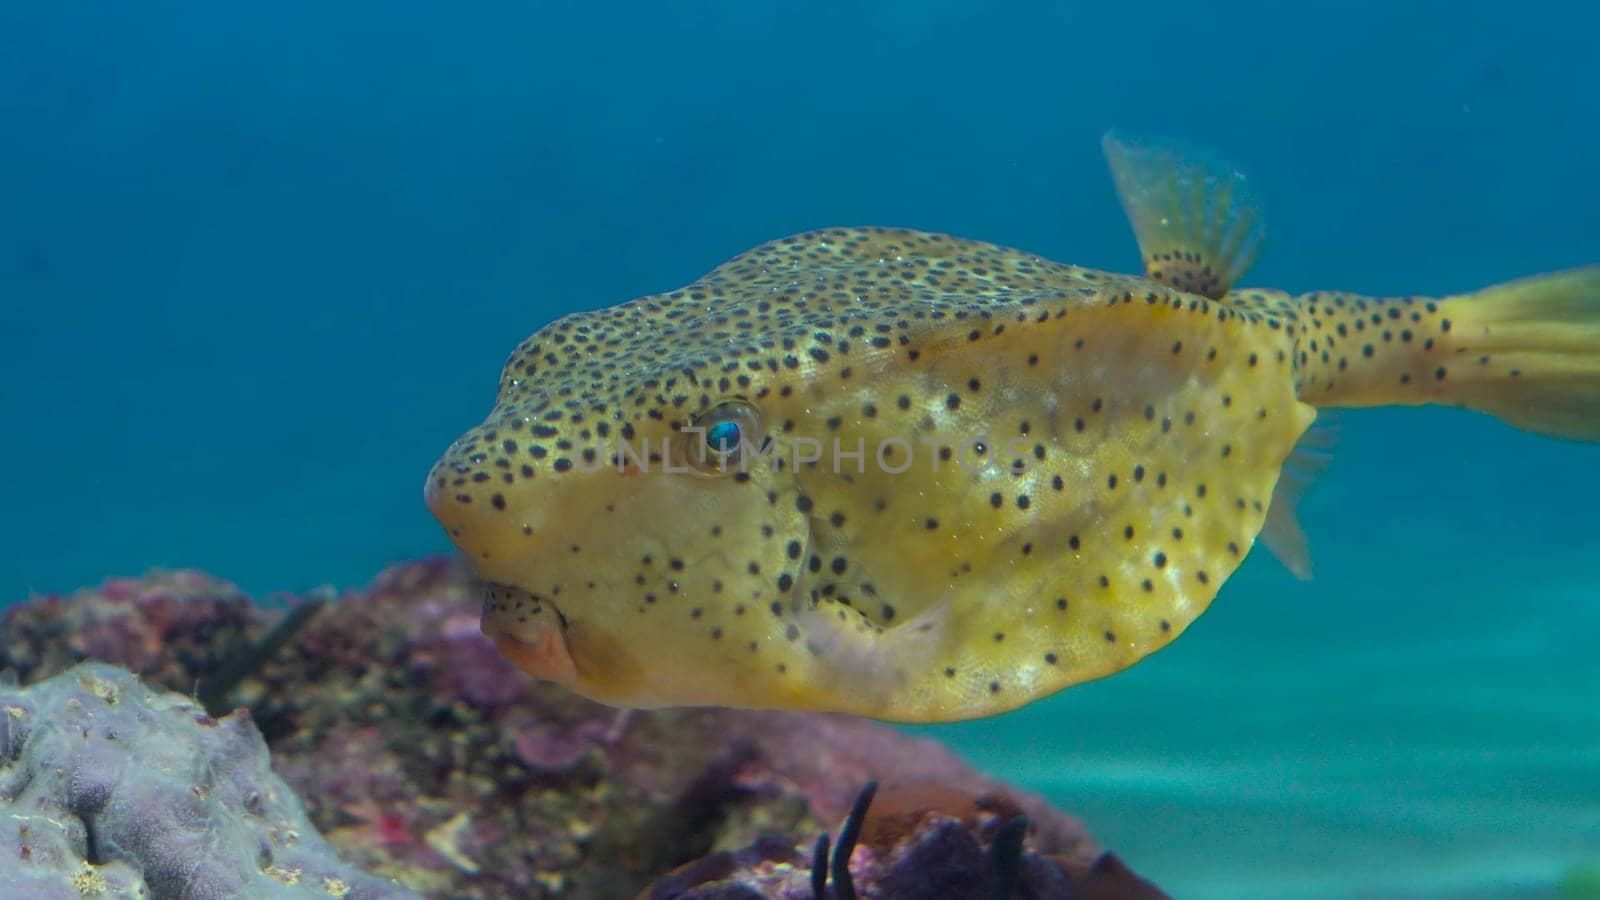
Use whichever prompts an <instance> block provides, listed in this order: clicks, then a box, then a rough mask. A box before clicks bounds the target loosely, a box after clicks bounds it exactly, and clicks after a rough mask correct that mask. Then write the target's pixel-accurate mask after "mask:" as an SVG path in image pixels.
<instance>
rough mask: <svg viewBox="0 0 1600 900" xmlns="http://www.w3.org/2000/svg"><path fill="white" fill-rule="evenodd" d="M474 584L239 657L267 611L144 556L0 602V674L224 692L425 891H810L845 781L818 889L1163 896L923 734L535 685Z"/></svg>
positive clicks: (1067, 825) (331, 621)
mask: <svg viewBox="0 0 1600 900" xmlns="http://www.w3.org/2000/svg"><path fill="white" fill-rule="evenodd" d="M477 596H478V595H477V589H476V587H475V585H474V583H473V581H472V579H471V577H470V576H469V574H468V572H467V571H466V568H465V567H464V566H462V565H460V564H458V563H457V562H455V561H454V560H450V559H443V558H440V559H429V560H423V561H420V562H415V563H407V564H403V565H399V566H395V567H393V568H391V569H389V570H388V571H386V572H384V573H383V574H381V575H380V576H379V577H378V578H377V579H376V580H375V582H374V583H373V584H372V585H371V586H370V587H369V588H368V589H365V590H362V591H353V592H348V593H346V594H345V595H343V596H341V597H338V598H337V600H333V601H332V602H327V603H326V604H325V606H324V607H323V608H322V609H321V610H320V611H319V612H317V613H316V616H315V618H314V619H311V620H310V621H309V623H307V622H306V621H304V619H302V621H300V622H297V623H295V624H294V626H293V627H291V628H289V629H287V630H286V631H285V630H280V631H278V632H277V634H276V635H274V636H273V637H272V638H271V641H275V642H278V643H279V644H281V646H278V647H276V648H273V650H272V652H267V653H263V652H260V648H261V647H262V646H263V645H264V642H268V641H269V635H270V634H272V632H273V627H274V622H275V619H281V618H282V616H283V615H284V614H283V613H281V612H273V611H270V610H267V609H264V608H262V607H259V606H257V605H255V604H253V603H251V602H250V600H249V599H248V598H247V597H245V596H243V595H242V594H240V592H239V591H238V590H237V589H235V588H234V587H233V586H232V585H229V584H227V583H226V582H222V581H218V580H215V579H212V578H209V577H207V576H204V575H200V574H197V573H192V572H177V573H173V572H156V573H151V574H149V575H147V576H144V577H142V578H137V579H119V580H115V581H111V582H108V583H107V584H106V585H104V586H102V587H101V588H99V589H96V590H87V591H82V592H79V593H77V594H74V595H72V596H47V597H41V598H36V599H34V600H33V601H31V602H29V603H26V604H20V605H17V606H14V607H12V608H10V609H7V610H5V611H4V613H0V635H3V636H4V638H5V639H4V640H3V641H0V669H5V668H10V669H12V670H14V671H16V672H17V673H18V675H19V676H20V677H21V678H22V679H24V680H25V681H34V680H37V679H40V678H45V677H48V676H50V675H53V674H55V673H57V672H60V671H63V670H65V669H67V668H68V667H70V666H72V665H73V664H75V663H77V662H78V661H80V660H82V659H84V658H89V657H93V658H96V659H101V660H106V661H108V662H113V663H116V664H119V665H123V666H127V667H128V668H130V669H132V670H134V671H135V672H138V673H139V674H140V675H142V676H144V677H145V678H146V679H147V680H149V681H151V682H152V683H157V684H162V685H165V686H167V687H170V688H173V689H175V690H179V691H181V692H183V693H186V694H187V693H191V692H195V691H198V692H199V694H201V695H203V696H208V697H213V696H214V697H216V699H217V701H218V702H220V703H223V704H224V705H228V706H232V705H237V706H242V707H245V708H247V709H248V710H249V714H250V716H251V717H252V718H253V720H254V721H255V723H256V724H257V725H258V726H259V727H260V729H261V731H262V733H263V734H264V735H265V737H266V740H267V742H268V744H269V745H270V746H271V749H272V756H273V763H274V765H275V767H276V768H277V770H278V771H279V772H280V773H281V774H282V776H283V778H284V780H285V781H286V782H287V783H288V784H289V785H290V786H291V787H293V788H294V789H295V790H296V791H298V792H299V793H300V795H301V796H302V797H303V798H305V803H306V807H307V810H308V812H309V813H310V817H311V820H312V822H313V823H314V824H315V825H316V827H317V828H318V829H320V830H321V832H322V833H323V834H324V835H325V836H326V837H327V840H328V841H329V843H331V844H332V845H333V847H334V848H335V849H337V850H338V851H339V853H340V855H341V856H342V857H343V858H345V859H347V860H350V861H352V862H354V863H356V864H357V865H359V866H361V867H363V868H364V869H366V870H367V871H369V872H373V873H376V874H377V875H380V876H384V877H392V878H394V879H396V880H398V881H399V882H401V883H402V884H405V885H406V886H408V887H410V888H411V889H413V890H416V891H418V892H419V893H422V894H425V895H428V896H434V897H463V898H473V897H486V898H487V897H601V898H605V897H618V898H634V897H650V898H664V897H671V896H685V897H699V898H711V897H759V896H788V897H805V898H812V897H813V896H815V893H816V887H815V886H814V882H813V879H812V872H813V847H814V845H815V843H816V840H817V838H818V836H819V835H822V834H825V833H826V834H832V833H834V832H835V831H836V830H837V829H838V828H839V826H840V824H841V822H844V821H845V820H846V819H847V817H848V816H847V814H848V813H849V812H850V811H851V809H852V807H853V805H855V804H856V801H857V798H858V793H859V792H860V791H861V789H862V786H863V785H864V784H866V783H868V782H869V781H876V783H877V791H876V795H875V796H874V797H872V802H871V805H870V811H868V810H866V809H863V810H862V814H861V815H860V816H858V817H856V823H855V835H854V836H855V838H856V839H855V840H854V841H853V846H852V847H851V848H850V851H851V852H848V853H846V854H845V855H844V857H843V860H842V863H841V866H837V867H834V868H835V869H842V870H843V872H844V873H845V874H846V875H848V879H847V881H848V883H845V881H846V880H841V879H840V878H838V877H833V878H831V879H825V880H826V881H827V882H828V883H827V884H826V885H825V886H824V887H823V888H822V891H823V894H824V895H825V896H829V897H835V898H840V900H843V898H845V897H848V896H853V895H856V894H859V895H860V896H865V897H917V896H929V894H926V893H925V892H924V891H925V889H926V888H928V887H929V886H930V885H938V886H939V889H938V892H937V893H936V894H934V896H942V897H953V898H954V897H962V896H973V897H985V898H987V897H991V896H995V895H996V893H997V892H998V891H1001V890H1013V889H1014V890H1015V892H1016V896H1035V897H1056V896H1061V897H1069V896H1070V897H1084V898H1098V897H1159V896H1162V895H1161V894H1160V892H1159V891H1156V890H1155V889H1154V888H1152V887H1150V886H1149V885H1148V884H1146V883H1144V882H1142V881H1140V880H1139V879H1138V878H1137V877H1136V876H1134V875H1133V874H1132V873H1130V872H1128V871H1127V870H1126V869H1125V868H1124V867H1122V866H1121V865H1120V863H1118V862H1117V861H1116V860H1115V859H1114V857H1110V856H1108V855H1105V854H1103V853H1102V851H1101V849H1100V848H1099V847H1098V846H1096V845H1095V844H1094V843H1093V841H1092V840H1091V839H1090V838H1089V837H1088V835H1087V834H1086V832H1085V830H1084V828H1083V826H1082V824H1081V823H1080V822H1078V821H1077V820H1076V819H1074V818H1072V817H1071V816H1068V815H1066V814H1064V813H1061V812H1059V811H1057V810H1055V809H1053V808H1052V807H1050V806H1049V805H1048V804H1046V803H1045V802H1044V801H1043V800H1042V799H1040V798H1038V797H1035V796H1033V795H1029V794H1026V793H1022V792H1019V791H1016V790H1014V789H1011V788H1009V787H1007V786H1005V785H1003V784H1001V783H999V782H996V781H993V780H991V779H989V778H986V777H984V776H982V775H980V774H978V773H976V772H974V771H973V770H972V769H970V768H969V767H967V766H965V765H964V764H962V763H961V762H960V761H959V760H957V759H956V758H954V757H953V756H952V755H951V754H950V753H949V752H948V751H946V750H945V749H944V748H943V747H941V746H939V745H938V744H936V743H934V742H932V741H928V740H924V739H919V738H914V737H911V736H908V735H906V734H905V733H903V732H901V731H899V730H896V729H893V728H890V727H887V726H883V725H879V724H877V723H872V722H867V721H862V720H858V719H852V718H848V717H838V716H823V715H806V714H797V713H777V712H773V713H764V712H748V711H734V710H723V709H681V710H661V711H651V712H634V713H619V712H618V711H616V710H613V709H609V708H606V707H602V706H599V705H597V704H594V703H591V702H589V701H587V700H584V699H582V698H579V697H576V696H575V695H572V694H570V693H568V692H566V691H564V690H562V689H560V688H557V687H554V686H552V685H546V684H540V683H536V682H534V681H532V680H531V679H529V678H528V677H527V676H526V675H524V674H522V673H521V672H520V671H519V670H517V669H516V668H514V667H513V666H511V665H510V664H509V663H506V662H505V661H503V660H502V659H501V658H500V657H499V655H498V654H496V653H495V652H494V650H493V648H492V647H491V646H490V645H489V643H488V642H487V641H486V640H485V639H484V638H483V637H482V636H481V635H480V634H479V632H478V599H477ZM316 599H317V600H328V599H329V598H328V597H326V596H319V597H318V598H316ZM290 608H291V610H292V609H296V608H299V602H295V601H291V606H290ZM251 654H254V656H253V657H251V658H252V659H253V660H255V661H256V662H255V668H254V670H253V671H249V672H244V673H241V672H240V671H239V668H238V666H236V665H235V666H229V665H228V663H229V661H231V660H237V659H239V658H242V657H247V656H250V655H251ZM1022 817H1025V818H1022ZM1024 827H1025V831H1024V830H1022V829H1023V828H1024ZM1008 828H1009V831H1008ZM840 837H841V838H842V837H843V835H840ZM1010 844H1015V847H1014V848H1012V849H1008V847H1009V846H1010ZM840 849H843V848H840ZM836 855H837V854H836ZM838 874H839V873H838V872H837V871H836V872H835V873H834V875H835V876H837V875H838ZM1008 884H1009V885H1010V887H1007V885H1008Z"/></svg>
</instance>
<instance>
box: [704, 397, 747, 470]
mask: <svg viewBox="0 0 1600 900" xmlns="http://www.w3.org/2000/svg"><path fill="white" fill-rule="evenodd" d="M694 426H695V428H697V429H699V430H698V432H691V433H692V434H695V435H696V437H698V438H699V442H698V443H699V446H694V447H690V448H689V450H690V453H689V458H690V459H691V460H693V461H694V462H695V463H696V464H697V465H698V466H699V467H700V468H701V469H703V470H706V471H727V470H728V469H729V468H730V467H731V466H732V465H733V464H735V463H737V462H738V461H739V460H740V458H741V454H742V453H743V452H744V450H745V448H746V447H750V446H752V445H753V444H754V443H755V442H756V441H758V440H760V439H761V419H760V416H759V415H757V413H756V408H755V407H754V406H752V405H750V404H749V403H747V402H745V401H744V400H740V399H730V400H723V401H721V402H719V403H717V404H715V405H713V406H712V407H711V408H710V409H708V410H706V411H705V412H703V413H701V414H700V416H699V417H698V418H696V419H695V422H694Z"/></svg>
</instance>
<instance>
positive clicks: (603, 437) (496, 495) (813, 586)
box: [425, 139, 1600, 722]
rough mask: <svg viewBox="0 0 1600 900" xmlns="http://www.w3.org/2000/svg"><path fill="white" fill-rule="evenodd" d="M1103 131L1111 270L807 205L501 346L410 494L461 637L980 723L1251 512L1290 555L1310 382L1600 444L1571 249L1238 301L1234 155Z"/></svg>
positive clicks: (1242, 236) (513, 651) (698, 681)
mask: <svg viewBox="0 0 1600 900" xmlns="http://www.w3.org/2000/svg"><path fill="white" fill-rule="evenodd" d="M1106 149H1107V153H1108V156H1109V157H1110V159H1111V161H1112V168H1113V172H1114V174H1115V175H1116V177H1117V185H1118V190H1119V194H1120V196H1121V197H1122V200H1123V203H1124V206H1125V208H1126V210H1127V211H1128V214H1129V217H1130V219H1131V220H1132V222H1133V224H1134V227H1135V232H1136V234H1137V236H1138V238H1139V243H1140V247H1141V249H1142V251H1143V253H1144V256H1145V272H1144V274H1142V275H1121V274H1114V273H1108V272H1101V271H1096V270H1093V269H1087V268H1082V267H1078V266H1071V265H1065V264H1061V263H1056V262H1052V261H1049V260H1046V259H1043V258H1041V257H1039V256H1036V255H1034V254H1030V253H1026V252H1023V251H1019V250H1014V249H1009V248H1004V247H999V246H996V245H992V244H986V243H982V242H977V241H970V240H964V239H960V238H955V237H951V236H947V235H938V234H930V233H925V232H918V231H911V230H904V229H888V228H840V229H828V230H822V231H815V232H808V233H805V234H801V235H795V236H792V237H789V238H785V239H783V240H779V241H774V242H771V243H768V244H765V245H762V246H760V247H757V248H755V249H753V250H751V251H749V252H747V253H745V254H742V255H740V256H739V257H736V258H735V259H733V260H731V261H729V262H728V263H726V264H724V265H722V266H720V267H718V268H717V269H716V270H714V271H712V272H711V273H709V274H708V275H706V276H705V277H704V278H702V279H700V280H698V281H696V282H695V283H694V284H691V285H689V286H687V287H685V288H682V289H680V290H677V291H672V292H668V293H664V294H658V295H652V296H648V297H643V298H639V299H636V300H633V301H630V302H628V303H624V304H621V305H619V306H616V307H612V308H610V309H606V310H601V311H597V312H584V313H577V314H574V315H569V316H567V317H565V318H562V319H560V320H558V321H556V322H554V323H552V324H550V325H549V326H547V327H545V328H543V329H541V330H540V331H538V332H536V333H535V334H533V335H532V336H531V337H529V338H528V339H527V340H526V341H524V342H523V344H522V345H521V346H520V347H518V348H517V350H516V351H515V352H514V353H513V355H512V357H511V359H510V360H509V361H508V362H507V364H506V366H505V368H504V370H503V374H502V378H501V385H500V392H499V396H498V399H497V402H496V405H495V407H494V409H493V411H492V412H491V413H490V415H489V417H488V418H487V420H486V421H485V422H484V423H483V424H481V425H480V426H478V427H476V428H474V429H473V430H471V431H469V432H468V433H467V434H466V435H464V436H463V437H462V438H460V439H459V440H457V441H456V442H455V443H454V444H453V445H452V446H451V447H450V449H449V450H448V451H447V453H446V454H445V455H444V457H443V458H442V459H441V460H440V461H439V462H438V463H437V464H436V465H435V466H434V468H433V470H432V471H431V472H430V474H429V477H428V481H427V486H426V489H425V493H426V499H427V502H428V505H429V507H430V509H431V510H432V511H433V513H434V515H435V516H436V517H437V518H438V519H439V521H440V522H441V524H442V525H443V526H444V527H445V529H446V531H447V533H448V534H449V535H450V537H451V539H452V540H453V541H454V542H455V543H456V545H457V546H458V547H460V549H461V550H462V551H463V552H464V553H465V554H466V555H467V556H468V557H469V558H470V559H471V561H472V563H473V565H474V566H475V567H476V569H477V571H478V572H479V574H480V575H481V576H482V577H483V578H484V580H485V582H486V584H487V587H486V595H485V605H484V617H483V628H484V632H485V633H486V634H487V635H489V636H490V637H491V638H493V639H494V640H495V642H496V644H497V646H498V647H499V648H500V650H501V652H502V653H504V654H506V655H507V656H508V657H510V658H511V659H513V660H514V661H516V662H517V663H518V664H519V665H521V666H522V667H523V668H524V669H526V670H527V671H529V672H531V673H533V674H535V675H537V676H539V677H542V678H547V679H550V680H555V681H558V682H560V683H562V684H565V685H567V686H568V687H570V688H571V689H573V690H575V691H577V692H579V693H582V694H584V695H586V696H589V697H592V698H594V699H597V700H600V701H602V702H605V703H609V704H612V705H616V706H622V707H658V706H676V705H725V706H737V707H751V708H788V709H809V710H832V711H841V712H848V713H854V714H859V715H865V716H871V717H875V718H880V719H887V720H894V721H905V722H932V721H950V720H959V719H969V718H975V717H979V716H984V715H991V714H995V713H998V712H1003V711H1005V710H1009V709H1013V708H1016V707H1018V706H1021V705H1024V704H1026V703H1028V702H1031V701H1032V700H1035V699H1038V698H1040V697H1043V696H1046V695H1048V694H1051V693H1054V692H1055V691H1057V690H1060V689H1061V688H1063V687H1066V686H1068V685H1071V684H1075V683H1079V682H1082V681H1086V680H1089V679H1093V678H1098V677H1102V676H1105V675H1108V674H1111V673H1113V672H1116V671H1119V670H1121V669H1124V668H1126V667H1128V666H1130V665H1132V664H1134V663H1135V662H1137V661H1138V660H1140V659H1142V658H1143V657H1145V656H1147V655H1149V654H1150V653H1152V652H1154V651H1155V650H1157V649H1159V648H1161V647H1163V646H1165V645H1166V644H1168V643H1170V642H1171V641H1172V640H1173V639H1175V638H1176V637H1177V636H1178V635H1179V634H1181V633H1182V631H1183V630H1184V629H1185V628H1186V627H1187V626H1188V625H1189V624H1190V623H1192V622H1193V621H1194V620H1195V618H1196V617H1197V616H1199V615H1200V614H1201V613H1202V612H1203V611H1204V610H1205V609H1206V608H1207V606H1208V605H1209V604H1210V602H1211V600H1212V598H1213V597H1214V596H1215V595H1216V592H1217V590H1218V588H1219V587H1220V586H1221V585H1222V584H1223V583H1224V582H1225V581H1226V580H1227V578H1228V576H1229V575H1230V574H1231V573H1232V572H1233V571H1234V570H1235V569H1236V568H1237V567H1238V565H1239V564H1240V563H1241V562H1242V561H1243V559H1244V557H1245V556H1246V554H1247V553H1248V552H1249V551H1250V549H1251V547H1252V546H1253V544H1254V543H1255V541H1256V540H1257V539H1258V538H1262V539H1264V540H1266V541H1267V543H1268V544H1269V546H1270V547H1271V548H1272V549H1273V550H1274V551H1275V552H1276V553H1277V554H1278V555H1279V556H1280V558H1282V559H1284V561H1285V562H1287V563H1288V564H1289V565H1290V566H1291V568H1293V569H1295V570H1296V571H1298V572H1301V573H1305V572H1306V571H1307V570H1308V566H1309V556H1308V555H1307V554H1306V553H1305V550H1304V544H1303V539H1302V537H1301V536H1300V533H1299V529H1298V527H1297V526H1296V525H1295V523H1294V519H1293V501H1294V492H1293V490H1291V489H1290V488H1291V487H1293V485H1292V484H1291V481H1292V479H1287V478H1285V477H1283V473H1284V471H1285V467H1286V465H1289V466H1290V467H1291V468H1292V467H1293V466H1292V463H1293V462H1294V459H1295V457H1296V455H1297V449H1296V448H1297V445H1302V443H1303V439H1304V438H1305V437H1306V435H1307V432H1308V429H1310V428H1311V427H1312V423H1313V422H1314V421H1315V419H1316V415H1317V408H1318V407H1326V406H1366V405H1377V404H1390V403H1402V404H1406V403H1427V402H1434V403H1448V404H1455V405H1463V406H1468V407H1472V408H1477V409H1481V410H1484V411H1487V412H1490V413H1493V414H1496V415H1499V416H1500V417H1501V418H1503V419H1506V420H1508V421H1510V422H1512V423H1513V424H1516V425H1518V426H1520V427H1524V428H1529V429H1532V430H1535V431H1540V432H1544V433H1549V434H1554V435H1558V436H1562V437H1568V438H1575V439H1580V440H1591V441H1592V440H1596V439H1600V268H1591V269H1583V270H1576V271H1574V272H1571V273H1565V274H1558V275H1554V276H1546V277H1544V278H1542V279H1535V280H1531V281H1528V282H1521V283H1516V284H1513V285H1509V286H1503V287H1501V288H1496V289H1490V290H1489V291H1487V292H1482V294H1481V295H1480V296H1472V295H1469V296H1465V297H1459V298H1444V299H1427V298H1410V297H1405V298H1388V299H1381V298H1369V297H1361V296H1356V295H1349V294H1328V293H1319V294H1307V295H1302V296H1291V295H1289V294H1286V293H1283V292H1280V291H1270V290H1238V291H1236V290H1232V284H1233V282H1234V281H1235V280H1236V279H1237V278H1238V277H1239V275H1241V274H1242V273H1243V271H1244V270H1245V268H1247V267H1248V265H1249V262H1250V260H1251V259H1252V258H1253V255H1254V252H1255V248H1256V246H1257V245H1258V244H1259V227H1258V225H1257V223H1256V216H1255V210H1254V207H1253V205H1251V204H1250V203H1249V201H1248V197H1247V196H1246V194H1245V192H1244V190H1243V181H1242V179H1241V178H1239V177H1238V176H1237V174H1236V173H1232V172H1231V171H1230V170H1226V169H1225V168H1220V167H1219V166H1218V165H1217V164H1214V163H1197V162H1195V161H1194V159H1193V158H1185V157H1181V156H1179V155H1176V154H1174V153H1172V152H1171V151H1169V150H1166V149H1165V148H1162V147H1159V146H1157V147H1142V146H1137V145H1132V144H1128V143H1124V142H1121V141H1119V140H1116V139H1108V141H1107V144H1106Z"/></svg>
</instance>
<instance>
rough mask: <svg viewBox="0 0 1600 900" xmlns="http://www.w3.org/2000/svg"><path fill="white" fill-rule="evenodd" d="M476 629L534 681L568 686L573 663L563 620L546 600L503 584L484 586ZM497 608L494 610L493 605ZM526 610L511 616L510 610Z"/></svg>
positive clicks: (573, 677) (572, 677)
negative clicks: (539, 680) (538, 680)
mask: <svg viewBox="0 0 1600 900" xmlns="http://www.w3.org/2000/svg"><path fill="white" fill-rule="evenodd" d="M483 590H484V608H483V616H482V618H481V619H480V620H479V624H478V628H479V630H480V631H482V632H483V636H484V637H486V638H488V639H489V640H490V641H491V642H493V643H494V646H495V649H496V650H499V651H500V655H501V656H504V657H505V658H506V659H508V660H510V661H511V662H513V663H515V664H516V666H517V668H519V669H521V670H523V671H524V672H527V673H528V674H529V675H532V676H533V677H535V678H538V679H541V680H544V681H553V682H555V683H557V684H561V685H565V686H568V687H571V686H572V685H574V684H576V682H577V680H578V667H577V663H576V662H575V661H574V660H573V658H572V648H571V647H570V646H569V645H568V643H567V617H566V616H565V615H563V614H562V612H561V610H560V609H557V608H556V606H555V604H553V603H551V602H550V599H549V598H548V597H544V596H541V595H539V594H534V593H532V592H529V591H525V590H523V589H521V588H518V587H514V586H511V585H504V584H493V583H485V584H484V586H483ZM497 605H498V606H499V607H500V608H498V609H497V608H496V606H497ZM512 607H514V608H518V609H526V610H530V612H528V613H526V614H524V615H520V616H519V615H514V614H513V613H512V612H511V611H510V608H512Z"/></svg>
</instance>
